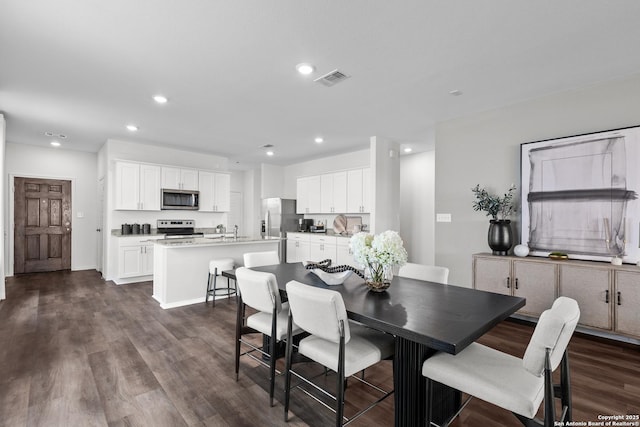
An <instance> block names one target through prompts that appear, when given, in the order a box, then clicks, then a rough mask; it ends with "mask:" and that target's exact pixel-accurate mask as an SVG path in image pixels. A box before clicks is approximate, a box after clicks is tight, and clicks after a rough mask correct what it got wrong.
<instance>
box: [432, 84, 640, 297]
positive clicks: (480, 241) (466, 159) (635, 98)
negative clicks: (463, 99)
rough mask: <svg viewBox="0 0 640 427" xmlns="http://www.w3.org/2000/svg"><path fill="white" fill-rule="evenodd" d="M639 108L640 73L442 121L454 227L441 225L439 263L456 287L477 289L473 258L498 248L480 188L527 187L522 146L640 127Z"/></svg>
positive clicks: (446, 192)
mask: <svg viewBox="0 0 640 427" xmlns="http://www.w3.org/2000/svg"><path fill="white" fill-rule="evenodd" d="M638 111H640V74H636V75H634V76H631V77H628V78H624V79H620V80H616V81H611V82H606V83H602V84H598V85H594V86H591V87H588V88H583V89H580V90H572V91H567V92H562V93H558V94H554V95H550V96H546V97H543V98H539V99H534V100H530V101H526V102H522V103H519V104H515V105H512V106H508V107H503V108H500V109H496V110H492V111H487V112H483V113H480V114H476V115H473V116H469V117H464V118H461V119H456V120H451V121H447V122H444V123H440V124H438V125H437V127H436V155H437V162H436V181H435V182H436V191H435V193H436V198H435V202H436V206H437V211H438V212H441V213H451V214H452V220H453V222H451V223H436V246H435V248H436V259H435V261H436V264H438V265H443V266H446V267H449V269H450V276H449V283H452V284H458V285H462V286H471V255H472V254H473V253H476V252H486V251H489V250H490V249H489V247H488V246H487V230H488V227H489V220H488V218H487V217H486V216H484V215H483V214H482V213H480V212H474V211H473V209H472V208H471V203H472V200H473V199H472V193H471V188H472V187H473V186H475V185H476V184H480V185H481V186H486V187H488V188H489V189H491V190H493V191H496V192H504V191H506V190H507V189H508V187H509V185H510V184H511V183H516V184H518V187H519V182H520V144H521V143H525V142H531V141H538V140H543V139H550V138H556V137H562V136H569V135H576V134H581V133H588V132H596V131H601V130H606V129H614V128H621V127H627V126H634V125H638V124H640V117H639V116H638ZM518 215H519V213H518V214H516V215H515V219H516V226H515V227H514V233H515V234H514V235H515V236H516V242H517V236H519V231H518V229H517V228H518V223H519V221H518V219H519V216H518Z"/></svg>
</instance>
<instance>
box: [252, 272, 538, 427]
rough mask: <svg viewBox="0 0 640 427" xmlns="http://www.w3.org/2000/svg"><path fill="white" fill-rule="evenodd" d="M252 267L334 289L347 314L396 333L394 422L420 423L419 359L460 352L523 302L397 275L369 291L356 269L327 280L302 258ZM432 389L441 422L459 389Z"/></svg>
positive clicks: (283, 279)
mask: <svg viewBox="0 0 640 427" xmlns="http://www.w3.org/2000/svg"><path fill="white" fill-rule="evenodd" d="M252 269H253V270H257V271H265V272H269V273H273V274H274V275H275V276H276V279H277V281H278V287H279V289H280V290H281V291H285V288H286V284H287V282H289V281H291V280H296V281H298V282H302V283H305V284H308V285H312V286H317V287H321V288H327V289H333V290H335V291H338V292H340V294H341V295H342V298H343V299H344V303H345V306H346V309H347V314H348V316H349V318H350V319H352V320H355V321H358V322H361V323H363V324H365V325H367V326H369V327H371V328H375V329H378V330H380V331H384V332H387V333H390V334H393V335H394V336H395V356H394V362H393V382H394V389H395V393H394V402H395V425H396V426H424V420H425V414H426V410H427V405H428V403H427V401H426V389H425V383H426V381H425V379H424V377H423V376H422V363H423V362H424V361H425V360H426V359H427V358H428V357H430V356H431V355H432V354H434V353H435V352H436V351H444V352H447V353H451V354H457V353H459V352H461V351H462V350H463V349H464V348H465V347H467V346H468V345H469V344H471V343H472V342H474V341H476V340H477V339H478V338H480V337H481V336H482V335H483V334H485V333H486V332H487V331H489V330H490V329H491V328H493V327H494V326H495V325H497V324H498V323H500V322H501V321H503V320H504V319H506V318H507V317H509V316H510V315H511V314H513V313H515V312H516V311H517V310H518V309H520V308H521V307H523V306H524V305H525V299H524V298H520V297H513V296H508V295H502V294H495V293H490V292H484V291H479V290H475V289H469V288H464V287H460V286H453V285H443V284H440V283H433V282H426V281H422V280H414V279H408V278H404V277H398V276H396V277H394V278H393V281H392V282H391V286H390V287H389V289H387V290H386V291H385V292H382V293H376V292H371V291H369V290H368V289H367V287H366V286H365V285H364V281H363V280H362V279H361V278H360V277H358V276H357V275H355V274H352V275H351V277H349V278H348V279H347V280H346V281H345V282H344V283H343V284H342V285H337V286H329V285H327V284H325V283H324V282H323V281H322V280H320V278H319V277H318V276H316V275H315V274H313V273H312V272H311V271H310V270H307V269H305V267H304V266H303V265H302V264H301V263H293V264H277V265H270V266H264V267H254V268H252ZM434 393H435V399H434V402H436V404H434V408H433V414H434V421H435V422H439V421H440V422H441V421H443V420H445V419H446V418H447V417H448V416H449V415H451V414H454V413H455V412H456V411H457V409H458V407H459V406H460V393H459V392H458V391H456V390H453V389H450V388H448V387H446V386H439V387H438V389H437V390H435V391H434Z"/></svg>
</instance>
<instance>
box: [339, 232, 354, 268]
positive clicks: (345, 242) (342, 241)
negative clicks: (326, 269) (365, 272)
mask: <svg viewBox="0 0 640 427" xmlns="http://www.w3.org/2000/svg"><path fill="white" fill-rule="evenodd" d="M350 240H351V239H348V238H346V237H336V265H350V266H352V267H356V268H359V266H358V264H357V263H356V261H355V260H354V259H353V252H351V248H350V247H349V241H350Z"/></svg>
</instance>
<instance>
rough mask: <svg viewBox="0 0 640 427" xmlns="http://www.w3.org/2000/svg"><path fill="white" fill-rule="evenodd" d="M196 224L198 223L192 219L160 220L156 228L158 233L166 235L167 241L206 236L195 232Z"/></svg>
mask: <svg viewBox="0 0 640 427" xmlns="http://www.w3.org/2000/svg"><path fill="white" fill-rule="evenodd" d="M195 224H196V222H195V221H194V220H192V219H159V220H158V222H157V227H156V228H157V229H158V233H164V235H165V238H167V239H184V238H189V237H202V236H204V234H203V233H199V232H198V233H196V232H195Z"/></svg>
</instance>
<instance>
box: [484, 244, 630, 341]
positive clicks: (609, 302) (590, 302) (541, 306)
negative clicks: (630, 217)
mask: <svg viewBox="0 0 640 427" xmlns="http://www.w3.org/2000/svg"><path fill="white" fill-rule="evenodd" d="M473 287H474V288H476V289H480V290H484V291H489V292H497V293H502V294H506V295H516V296H520V297H524V298H526V299H527V304H526V305H525V306H524V307H523V308H522V309H520V310H519V311H518V313H517V314H519V315H524V316H526V317H534V318H535V317H538V316H539V315H540V314H541V313H542V311H544V310H546V309H547V308H549V307H551V304H552V303H553V301H554V300H555V298H557V297H558V296H567V297H570V298H573V299H575V300H576V301H577V302H578V305H579V307H580V323H579V327H580V328H579V330H580V331H582V332H586V333H593V334H594V335H599V336H604V337H608V338H614V339H622V340H624V341H628V342H633V343H636V344H640V310H639V309H638V308H639V307H640V268H638V267H636V266H633V265H622V266H614V265H611V264H609V263H606V262H595V261H574V260H551V259H548V258H543V257H524V258H519V257H514V256H495V255H491V254H484V253H483V254H475V255H474V256H473Z"/></svg>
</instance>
